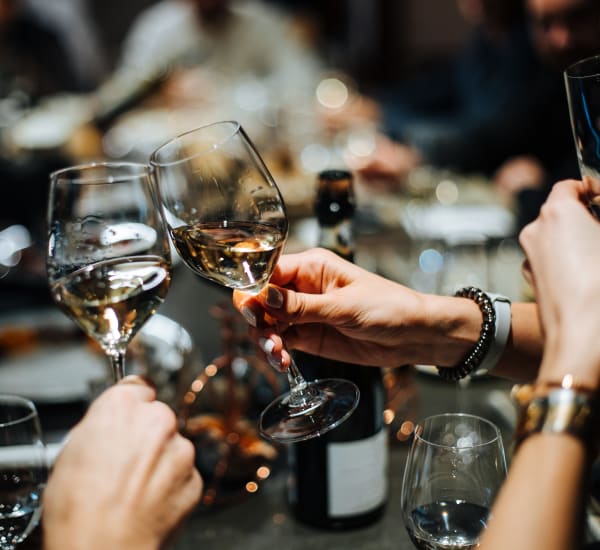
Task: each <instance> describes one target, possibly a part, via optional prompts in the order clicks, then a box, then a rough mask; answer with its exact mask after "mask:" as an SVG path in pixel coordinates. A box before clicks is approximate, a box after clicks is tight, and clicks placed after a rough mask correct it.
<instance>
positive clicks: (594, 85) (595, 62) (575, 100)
mask: <svg viewBox="0 0 600 550" xmlns="http://www.w3.org/2000/svg"><path fill="white" fill-rule="evenodd" d="M564 78H565V86H566V89H567V99H568V103H569V114H570V117H571V128H572V130H573V137H574V139H575V149H576V151H577V160H578V162H579V170H580V172H581V177H582V178H584V179H585V178H592V179H593V180H595V181H594V182H593V189H594V190H595V191H596V193H597V195H600V55H597V56H594V57H588V58H587V59H583V60H581V61H579V62H577V63H575V64H574V65H571V66H570V67H569V68H568V69H567V70H566V71H565V73H564ZM590 207H591V209H592V211H593V212H594V213H595V214H596V215H597V216H598V214H600V200H599V199H598V197H595V198H592V199H591V204H590Z"/></svg>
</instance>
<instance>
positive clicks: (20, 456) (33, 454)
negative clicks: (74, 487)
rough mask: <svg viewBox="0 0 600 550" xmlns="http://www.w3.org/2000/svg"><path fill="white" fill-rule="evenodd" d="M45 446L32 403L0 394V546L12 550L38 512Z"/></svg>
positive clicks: (38, 516) (23, 536)
mask: <svg viewBox="0 0 600 550" xmlns="http://www.w3.org/2000/svg"><path fill="white" fill-rule="evenodd" d="M46 477H47V467H46V454H45V447H44V443H43V441H42V433H41V429H40V423H39V420H38V415H37V411H36V408H35V405H34V404H33V403H32V402H31V401H29V400H28V399H24V398H22V397H18V396H16V395H7V394H1V395H0V548H1V549H2V550H13V549H14V548H16V545H17V544H18V543H20V542H22V541H23V540H25V538H26V537H27V536H28V535H29V533H31V531H32V530H33V529H34V527H35V526H36V525H37V523H38V520H39V518H40V514H41V497H42V492H43V489H44V485H45V483H46Z"/></svg>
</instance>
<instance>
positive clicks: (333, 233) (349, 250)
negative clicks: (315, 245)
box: [319, 219, 354, 262]
mask: <svg viewBox="0 0 600 550" xmlns="http://www.w3.org/2000/svg"><path fill="white" fill-rule="evenodd" d="M319 246H320V247H322V248H327V249H328V250H331V251H332V252H335V253H336V254H337V255H338V256H341V257H342V258H344V259H345V260H349V261H351V262H353V261H354V234H353V226H352V219H343V220H341V221H340V222H339V223H337V224H336V225H332V226H323V225H321V226H320V231H319Z"/></svg>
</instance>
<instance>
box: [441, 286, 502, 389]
mask: <svg viewBox="0 0 600 550" xmlns="http://www.w3.org/2000/svg"><path fill="white" fill-rule="evenodd" d="M455 296H458V297H461V298H469V299H471V300H473V301H474V302H475V303H476V304H477V305H478V306H479V309H480V311H481V315H482V317H483V321H482V323H481V332H480V333H479V339H478V340H477V343H476V344H475V346H474V347H473V349H472V350H471V351H470V352H469V353H468V355H467V356H466V357H465V358H464V359H463V360H462V361H461V362H460V363H459V364H458V365H455V366H454V367H437V369H438V373H439V375H440V377H442V378H443V379H444V380H449V381H452V382H456V381H457V380H460V379H461V378H465V377H466V376H469V374H471V373H472V372H473V371H475V370H477V368H478V367H479V366H480V365H481V363H482V362H483V360H484V358H485V356H486V354H487V352H488V351H489V349H490V345H491V343H492V341H493V339H494V333H495V330H496V311H495V309H494V305H493V303H492V300H491V298H490V297H489V296H488V295H487V294H486V293H485V292H483V290H481V289H480V288H476V287H473V286H471V287H465V288H461V289H460V290H458V291H457V292H456V294H455Z"/></svg>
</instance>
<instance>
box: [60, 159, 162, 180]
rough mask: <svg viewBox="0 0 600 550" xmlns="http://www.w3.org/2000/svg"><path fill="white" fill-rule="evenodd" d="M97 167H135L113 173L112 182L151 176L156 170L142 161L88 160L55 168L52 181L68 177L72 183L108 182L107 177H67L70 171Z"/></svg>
mask: <svg viewBox="0 0 600 550" xmlns="http://www.w3.org/2000/svg"><path fill="white" fill-rule="evenodd" d="M97 168H107V169H111V170H113V169H114V170H115V171H118V170H120V169H126V168H129V169H135V171H132V172H131V173H126V172H124V171H123V172H122V173H117V174H113V175H111V177H110V183H123V182H126V181H131V180H133V179H137V178H139V177H140V176H150V175H151V174H152V172H153V170H154V168H153V167H152V166H150V165H148V164H143V163H141V162H126V161H103V162H87V163H83V164H74V165H72V166H66V167H65V168H60V169H59V170H55V171H54V172H51V173H50V181H59V180H62V179H68V180H69V182H71V183H86V184H95V183H107V178H106V177H95V178H94V177H65V176H66V175H67V174H68V173H69V172H73V173H77V172H88V171H93V170H94V169H97Z"/></svg>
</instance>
